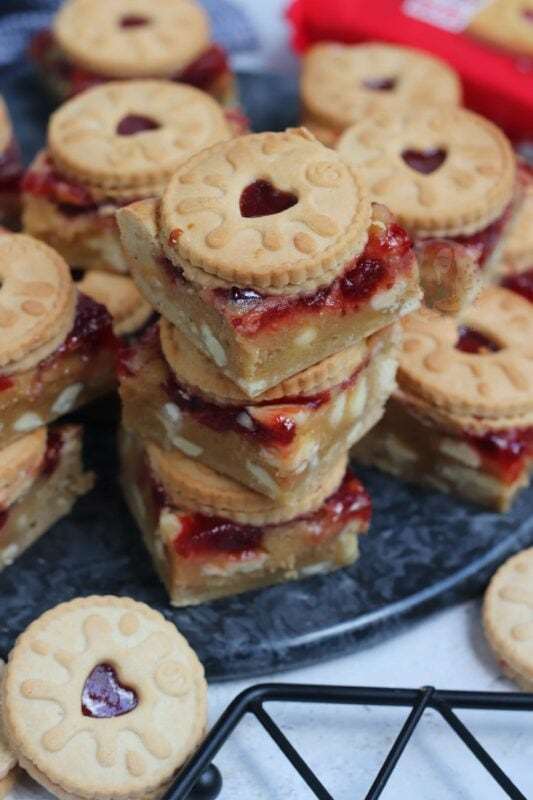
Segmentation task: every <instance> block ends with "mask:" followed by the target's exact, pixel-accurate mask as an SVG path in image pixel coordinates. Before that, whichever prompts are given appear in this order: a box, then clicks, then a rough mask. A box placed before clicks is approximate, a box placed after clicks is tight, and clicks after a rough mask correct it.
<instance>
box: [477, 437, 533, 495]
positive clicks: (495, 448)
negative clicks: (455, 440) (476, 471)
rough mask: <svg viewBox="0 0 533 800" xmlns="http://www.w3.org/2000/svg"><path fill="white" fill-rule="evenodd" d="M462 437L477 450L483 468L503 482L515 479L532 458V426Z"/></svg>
mask: <svg viewBox="0 0 533 800" xmlns="http://www.w3.org/2000/svg"><path fill="white" fill-rule="evenodd" d="M464 438H465V440H466V441H467V442H468V444H469V445H471V446H472V447H474V448H475V449H476V450H477V452H478V453H479V455H480V457H481V459H482V462H483V465H484V466H485V468H486V469H487V470H488V471H490V472H492V473H494V474H495V475H496V476H497V477H498V478H500V479H501V480H502V481H504V483H508V484H509V483H513V482H514V481H515V480H517V479H518V478H519V477H520V476H521V475H522V473H523V471H524V470H526V469H527V468H528V462H529V461H530V459H532V458H533V428H510V429H509V430H500V431H492V432H491V433H487V434H486V435H485V436H478V435H475V434H468V433H467V434H465V437H464Z"/></svg>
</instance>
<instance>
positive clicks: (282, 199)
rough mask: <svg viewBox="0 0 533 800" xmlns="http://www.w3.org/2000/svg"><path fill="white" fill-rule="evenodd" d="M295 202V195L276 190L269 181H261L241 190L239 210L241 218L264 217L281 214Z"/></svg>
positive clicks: (296, 199) (296, 200)
mask: <svg viewBox="0 0 533 800" xmlns="http://www.w3.org/2000/svg"><path fill="white" fill-rule="evenodd" d="M297 202H298V198H297V197H296V195H295V194H292V193H291V192H283V191H282V190H281V189H276V187H275V186H273V185H272V184H271V183H270V182H269V181H265V180H263V179H261V180H257V181H254V182H253V183H250V184H249V186H247V187H246V188H245V189H243V191H242V194H241V199H240V201H239V208H240V211H241V215H242V216H243V217H266V216H269V215H271V214H281V212H282V211H286V210H287V209H288V208H292V207H293V206H295V205H296V203H297Z"/></svg>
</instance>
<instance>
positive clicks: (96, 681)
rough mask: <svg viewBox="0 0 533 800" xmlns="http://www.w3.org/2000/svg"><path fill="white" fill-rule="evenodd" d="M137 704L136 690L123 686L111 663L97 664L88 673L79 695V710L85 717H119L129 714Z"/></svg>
mask: <svg viewBox="0 0 533 800" xmlns="http://www.w3.org/2000/svg"><path fill="white" fill-rule="evenodd" d="M138 704H139V698H138V696H137V692H136V691H135V690H134V689H130V687H128V686H123V684H122V683H121V682H120V681H119V679H118V675H117V673H116V670H115V668H114V667H113V666H112V665H111V664H105V663H104V664H97V666H96V667H94V669H93V670H92V671H91V672H90V673H89V675H88V677H87V680H86V681H85V685H84V687H83V691H82V695H81V711H82V714H83V715H84V716H85V717H93V718H94V719H109V718H110V717H120V716H123V715H124V714H129V713H130V711H133V710H134V709H135V708H137V706H138Z"/></svg>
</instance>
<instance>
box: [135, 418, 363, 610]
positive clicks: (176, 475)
mask: <svg viewBox="0 0 533 800" xmlns="http://www.w3.org/2000/svg"><path fill="white" fill-rule="evenodd" d="M120 449H121V462H122V472H121V482H122V487H123V491H124V495H125V497H126V501H127V503H128V506H129V508H130V510H131V512H132V515H133V517H134V518H135V520H136V522H137V524H138V525H139V528H140V529H141V531H142V533H143V537H144V541H145V544H146V546H147V548H148V550H149V551H150V553H151V555H152V558H153V561H154V564H155V567H156V569H157V571H158V572H159V575H160V576H161V579H162V580H163V582H164V584H165V586H166V588H167V591H168V594H169V597H170V601H171V603H172V604H173V605H176V606H184V605H194V604H197V603H203V602H206V601H209V600H215V599H217V598H220V597H224V596H227V595H232V594H238V593H240V592H244V591H248V590H251V589H258V588H260V587H263V586H269V585H271V584H275V583H281V582H283V581H287V580H293V579H297V578H303V577H307V576H310V575H315V574H319V573H325V572H329V571H331V570H334V569H337V568H339V567H343V566H348V565H349V564H352V563H353V562H354V561H355V559H356V558H357V553H358V536H359V534H362V533H365V532H366V531H367V530H368V526H369V521H370V513H371V506H370V499H369V497H368V495H367V494H366V492H365V490H364V488H363V487H362V485H361V483H360V482H359V481H358V480H357V478H356V477H355V476H354V475H353V474H352V473H351V472H350V470H348V471H346V472H345V469H344V464H345V463H346V462H345V461H343V462H342V464H341V465H340V466H341V467H342V469H341V470H340V472H339V471H338V469H337V468H336V470H335V471H336V472H338V477H335V483H334V486H333V487H332V488H331V489H330V490H329V491H327V496H326V497H324V496H322V497H319V498H318V500H317V502H316V503H314V504H313V506H312V508H311V509H308V510H306V511H304V512H303V513H298V510H297V509H295V508H293V509H286V508H285V509H280V507H279V506H278V505H277V504H275V503H272V502H270V503H269V501H268V500H267V499H266V498H264V497H260V496H258V495H256V494H255V493H253V492H250V491H249V490H247V489H244V488H242V487H240V486H239V485H238V484H235V483H234V482H233V481H229V480H228V479H226V478H222V477H221V476H219V475H217V474H216V473H214V472H213V471H212V470H209V469H208V468H206V467H202V466H201V465H198V464H196V462H192V461H190V460H188V459H186V458H185V457H183V456H177V455H176V454H174V455H170V454H168V453H164V452H163V451H161V450H159V449H158V448H156V447H154V446H150V445H149V446H148V447H145V445H144V443H143V442H142V440H141V439H139V438H138V437H136V436H134V435H132V434H127V433H125V432H124V431H123V432H122V433H121V442H120ZM187 462H189V463H187ZM193 478H194V481H193ZM206 503H210V504H211V505H206ZM215 504H218V509H217V508H216V507H215ZM199 509H201V510H199ZM243 509H246V511H244V510H243Z"/></svg>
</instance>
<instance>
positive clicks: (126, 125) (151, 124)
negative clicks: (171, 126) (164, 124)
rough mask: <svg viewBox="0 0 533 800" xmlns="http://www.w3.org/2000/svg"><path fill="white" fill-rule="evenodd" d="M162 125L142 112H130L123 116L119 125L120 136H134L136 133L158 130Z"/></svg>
mask: <svg viewBox="0 0 533 800" xmlns="http://www.w3.org/2000/svg"><path fill="white" fill-rule="evenodd" d="M160 127H161V125H160V124H159V122H157V121H156V120H155V119H152V118H151V117H145V116H143V115H142V114H128V115H127V116H125V117H123V118H122V119H121V120H120V122H119V123H118V125H117V133H118V135H119V136H134V135H135V134H136V133H143V132H144V131H157V130H158V129H159V128H160Z"/></svg>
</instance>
